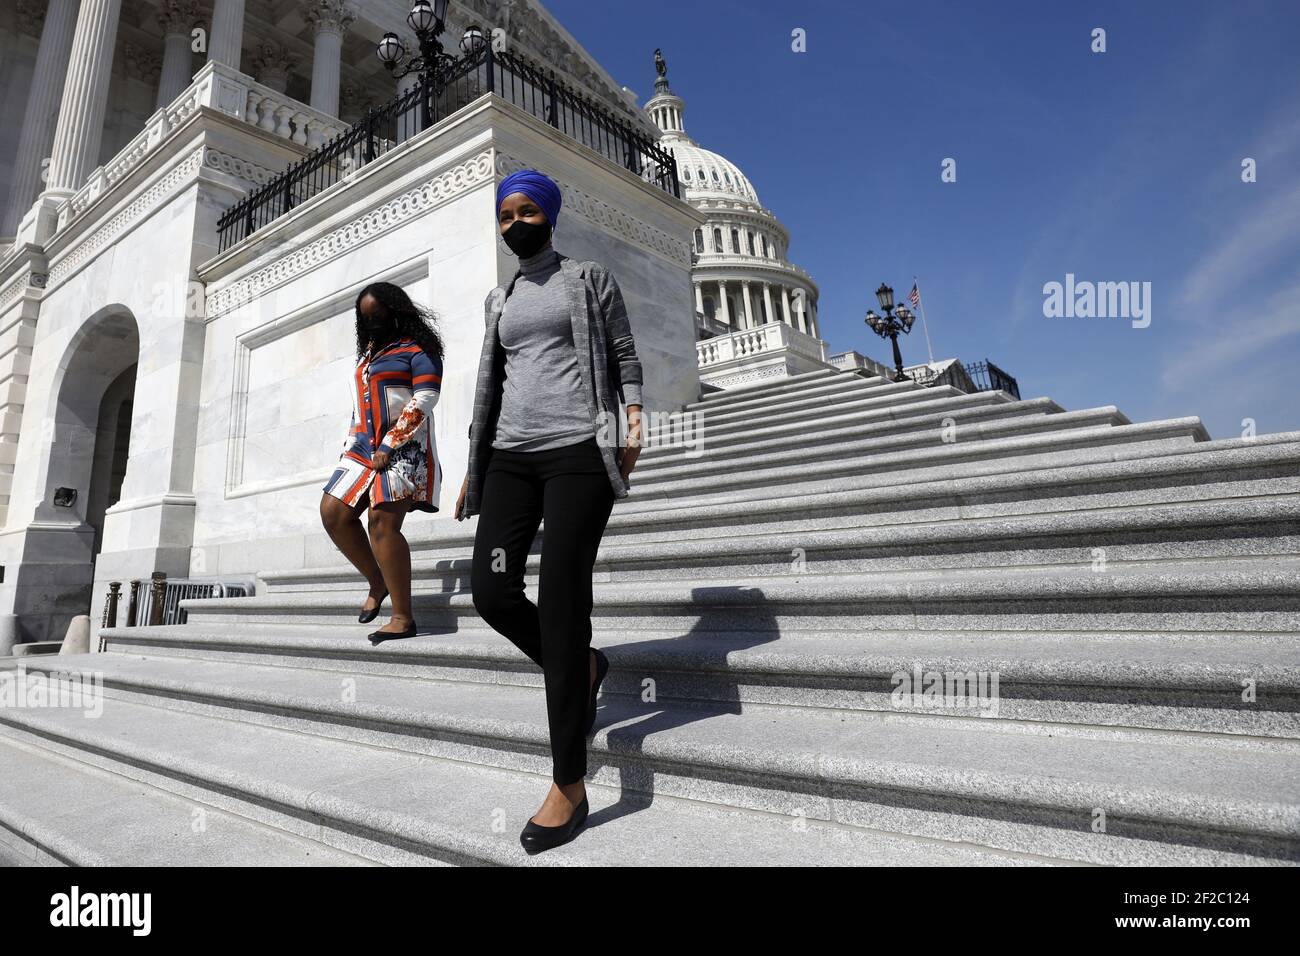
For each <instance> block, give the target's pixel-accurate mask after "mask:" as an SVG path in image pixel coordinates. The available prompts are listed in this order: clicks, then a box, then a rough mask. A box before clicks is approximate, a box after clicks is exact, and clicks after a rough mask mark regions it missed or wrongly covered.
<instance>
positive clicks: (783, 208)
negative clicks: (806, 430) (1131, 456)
mask: <svg viewBox="0 0 1300 956" xmlns="http://www.w3.org/2000/svg"><path fill="white" fill-rule="evenodd" d="M544 2H546V6H547V7H548V8H549V9H550V10H551V11H552V12H553V13H554V14H555V15H556V17H558V18H559V20H560V21H561V22H562V23H563V24H564V25H565V26H566V27H567V28H568V29H569V31H570V32H571V33H573V34H574V36H576V37H577V38H578V40H579V41H580V42H581V43H583V44H584V45H585V46H586V47H587V48H588V49H589V50H591V51H592V53H593V54H594V55H595V56H596V57H597V58H598V59H599V60H600V61H601V63H602V64H603V65H604V66H605V67H606V69H608V70H609V72H610V73H611V74H612V75H613V76H614V78H615V79H616V80H617V81H618V82H619V83H621V84H623V85H626V86H628V87H629V88H631V89H632V90H634V91H636V92H637V94H638V95H639V96H640V97H641V101H642V102H644V101H645V98H646V97H648V96H649V95H650V93H651V92H652V89H653V83H654V66H653V51H654V48H655V47H656V46H661V47H663V49H664V55H665V57H666V58H667V60H668V66H669V79H670V80H671V82H672V87H673V90H674V92H676V93H678V94H679V95H680V96H682V97H684V98H685V99H686V116H685V120H686V128H687V132H689V133H690V134H691V135H692V136H693V137H694V138H695V139H696V141H698V142H699V143H700V144H701V145H703V146H706V147H708V148H710V149H714V150H716V151H718V152H720V153H722V154H724V155H726V156H727V157H728V158H730V159H731V160H733V161H734V162H736V163H737V165H739V166H740V167H741V168H742V169H743V170H745V172H746V174H747V175H748V176H749V178H750V180H751V181H752V182H753V183H754V186H755V188H756V189H757V190H758V194H759V197H760V199H761V200H762V201H763V203H764V205H766V206H767V207H768V208H770V209H772V210H773V211H774V212H775V213H776V215H777V216H778V217H779V218H780V219H781V220H782V221H783V222H784V223H785V224H786V226H787V227H788V228H789V229H790V232H791V242H790V256H791V258H792V259H793V260H794V261H795V262H796V263H798V264H799V265H801V266H803V267H804V268H806V269H807V270H808V271H809V272H810V273H811V274H812V276H813V278H814V280H816V281H817V283H818V285H819V286H820V289H821V300H820V316H821V325H822V334H823V337H824V338H826V339H827V340H828V341H829V342H830V343H831V346H832V348H834V349H835V350H836V351H839V350H843V349H846V348H856V349H858V350H859V351H864V352H866V353H867V354H870V355H873V356H875V357H877V358H880V359H882V360H885V359H887V357H888V355H889V352H888V344H887V343H884V342H882V341H881V340H879V339H876V338H875V337H874V336H873V335H870V333H869V330H868V329H867V327H866V326H865V325H864V324H863V322H862V316H863V314H864V312H865V310H866V308H867V307H868V306H869V305H874V302H875V299H874V296H873V295H872V292H873V290H874V289H875V288H876V286H877V285H879V283H880V282H881V281H882V280H883V281H885V282H888V283H889V284H890V285H893V286H894V287H895V290H896V294H897V295H899V296H901V295H902V294H904V293H905V292H906V290H907V289H909V288H910V287H911V281H912V276H913V275H918V276H920V279H921V289H922V292H923V293H924V302H925V310H926V314H927V317H928V319H929V322H930V333H931V337H932V339H933V340H934V346H935V354H936V356H937V357H945V356H951V355H956V356H959V357H960V358H962V359H963V360H964V361H967V362H970V361H974V360H977V359H981V358H984V357H986V356H987V357H988V358H990V359H992V360H993V361H994V362H995V363H997V364H999V365H1001V366H1002V367H1004V368H1005V369H1007V370H1008V371H1009V372H1011V373H1012V374H1013V375H1015V376H1016V377H1017V378H1018V380H1019V382H1020V386H1021V393H1022V395H1024V396H1025V397H1026V398H1028V397H1033V396H1038V395H1050V396H1051V397H1053V398H1055V399H1056V400H1057V401H1058V402H1060V403H1061V404H1062V405H1064V406H1066V407H1068V408H1085V407H1091V406H1096V405H1107V404H1114V405H1117V406H1119V408H1120V409H1121V410H1123V411H1124V412H1126V413H1127V414H1128V415H1129V417H1130V418H1132V419H1133V420H1135V421H1136V420H1141V419H1152V418H1172V417H1180V416H1184V415H1199V416H1200V417H1201V418H1202V419H1203V420H1204V421H1205V423H1206V425H1207V427H1208V428H1209V429H1210V432H1211V434H1212V435H1213V436H1214V437H1216V438H1219V437H1233V436H1236V435H1238V434H1240V433H1241V432H1242V421H1243V419H1247V418H1250V419H1253V420H1254V421H1255V423H1256V424H1255V427H1256V429H1257V430H1258V431H1259V432H1260V433H1263V432H1269V431H1289V430H1300V2H1297V0H1276V2H1263V0H1259V2H1256V0H1233V2H1231V3H1229V2H1201V0H1179V2H1174V0H1125V2H1086V3H1085V2H1074V0H1050V2H1045V0H1032V2H1031V0H998V2H994V0H906V2H901V0H900V2H876V0H865V2H843V0H842V2H828V0H801V2H800V3H797V4H792V3H777V2H770V0H747V2H742V0H693V2H690V3H687V2H682V0H662V2H659V3H651V4H640V3H637V4H634V3H628V2H610V3H593V2H591V0H544ZM1095 27H1102V28H1104V29H1105V30H1106V46H1107V50H1106V52H1105V53H1093V52H1092V51H1091V49H1090V47H1091V42H1092V40H1091V33H1092V30H1093V28H1095ZM795 28H802V29H803V30H805V31H806V34H807V47H808V50H807V52H806V53H794V52H792V51H791V39H790V38H791V31H792V30H794V29H795ZM948 157H951V158H953V159H955V160H956V164H957V165H956V170H957V181H956V182H955V183H943V182H941V181H940V165H941V163H942V161H943V160H944V159H945V158H948ZM1246 157H1250V158H1253V159H1254V160H1255V161H1256V163H1257V177H1258V181H1257V182H1255V183H1251V184H1246V183H1243V182H1242V181H1241V163H1242V160H1243V159H1244V158H1246ZM1067 273H1073V274H1074V275H1075V276H1076V277H1077V279H1078V280H1090V281H1094V282H1102V281H1106V282H1120V281H1137V282H1150V283H1151V323H1150V325H1149V326H1148V327H1147V328H1133V327H1132V323H1131V322H1130V321H1128V320H1127V319H1122V318H1110V319H1097V318H1093V319H1082V318H1046V317H1045V316H1044V314H1043V300H1044V295H1043V291H1042V290H1043V285H1044V283H1047V282H1052V281H1056V282H1064V281H1065V276H1066V274H1067ZM920 331H921V330H920V326H919V324H918V326H917V327H916V329H914V331H913V334H912V336H911V339H910V340H907V341H905V342H904V345H905V352H904V356H905V358H906V359H907V360H908V361H921V360H924V358H925V342H924V338H923V337H922V335H921V334H920Z"/></svg>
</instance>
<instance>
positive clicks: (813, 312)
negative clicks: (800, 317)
mask: <svg viewBox="0 0 1300 956" xmlns="http://www.w3.org/2000/svg"><path fill="white" fill-rule="evenodd" d="M808 327H809V328H810V329H812V334H813V335H815V336H817V338H821V337H822V333H821V331H820V330H819V329H818V328H817V303H816V302H814V301H813V300H812V297H811V296H810V297H809V298H808Z"/></svg>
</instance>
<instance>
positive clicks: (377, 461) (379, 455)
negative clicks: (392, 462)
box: [370, 451, 388, 471]
mask: <svg viewBox="0 0 1300 956" xmlns="http://www.w3.org/2000/svg"><path fill="white" fill-rule="evenodd" d="M370 467H372V468H374V469H375V471H383V470H384V469H385V468H387V467H388V452H386V451H377V452H375V453H374V454H373V455H371V456H370Z"/></svg>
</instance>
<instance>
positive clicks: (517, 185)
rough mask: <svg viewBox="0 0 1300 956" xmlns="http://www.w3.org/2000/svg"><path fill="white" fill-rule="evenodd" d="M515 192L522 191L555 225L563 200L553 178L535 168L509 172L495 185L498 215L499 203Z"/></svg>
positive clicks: (499, 210)
mask: <svg viewBox="0 0 1300 956" xmlns="http://www.w3.org/2000/svg"><path fill="white" fill-rule="evenodd" d="M515 193H523V194H524V195H525V196H527V197H528V198H529V199H531V200H532V201H533V202H535V203H537V208H539V209H540V210H541V211H542V212H544V213H546V219H547V221H549V222H550V224H551V225H552V226H554V225H555V220H556V219H558V218H559V217H560V204H561V203H562V202H563V201H564V200H563V199H562V198H561V197H560V187H559V186H557V185H556V184H555V180H553V179H552V178H551V177H550V176H547V175H546V174H545V173H539V172H538V171H537V170H535V169H521V170H519V172H517V173H511V174H510V175H509V176H507V177H506V178H505V179H503V180H501V185H500V186H498V187H497V214H498V215H500V213H501V203H502V202H503V201H504V200H505V198H506V197H507V196H513V195H514V194H515Z"/></svg>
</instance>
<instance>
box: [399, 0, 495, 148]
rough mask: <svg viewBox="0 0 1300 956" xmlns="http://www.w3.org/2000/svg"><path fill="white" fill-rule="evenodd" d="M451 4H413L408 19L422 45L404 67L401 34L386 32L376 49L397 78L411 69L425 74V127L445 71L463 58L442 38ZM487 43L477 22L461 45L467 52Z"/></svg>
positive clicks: (441, 0)
mask: <svg viewBox="0 0 1300 956" xmlns="http://www.w3.org/2000/svg"><path fill="white" fill-rule="evenodd" d="M447 4H448V0H432V2H430V0H415V3H414V4H413V5H412V6H411V12H410V13H408V14H407V15H406V22H407V25H409V26H410V28H411V30H412V31H414V33H415V39H416V42H417V43H418V44H419V46H420V54H419V56H413V57H411V58H410V59H408V60H407V61H406V64H405V65H404V66H402V67H401V68H400V69H399V68H398V64H399V63H401V61H402V58H403V57H405V56H406V55H407V50H406V47H405V46H403V45H402V38H401V37H399V36H398V35H397V34H396V33H391V32H390V33H385V34H384V36H383V38H382V39H381V40H380V41H379V45H378V47H376V49H375V54H376V55H377V56H378V57H379V59H380V62H382V63H383V64H384V66H385V68H387V70H388V72H389V73H391V74H393V79H395V80H400V79H401V78H402V77H404V76H406V75H407V74H409V73H419V74H420V75H421V89H422V90H423V94H422V95H421V97H420V103H421V119H422V122H423V128H424V129H428V128H429V125H430V115H429V109H430V104H431V103H432V102H433V98H434V96H435V95H436V94H437V92H438V86H439V84H440V82H441V80H442V77H443V75H444V74H445V72H446V71H447V70H448V68H450V67H452V66H454V65H455V64H457V63H458V62H459V60H458V58H457V57H455V56H453V55H452V54H450V53H445V52H444V51H443V49H442V42H441V41H440V40H439V39H438V38H439V37H440V36H442V33H443V31H444V30H446V29H447ZM486 43H487V39H486V38H485V36H484V35H483V31H482V30H480V29H479V28H478V27H476V26H473V27H470V28H469V29H468V30H466V31H465V35H464V36H463V37H461V40H460V48H461V50H462V52H464V53H465V54H466V55H471V54H477V53H479V52H481V51H482V49H483V47H484V45H485V44H486Z"/></svg>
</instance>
